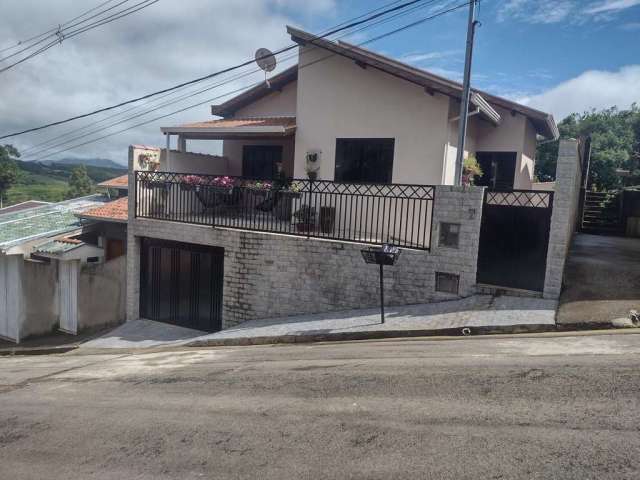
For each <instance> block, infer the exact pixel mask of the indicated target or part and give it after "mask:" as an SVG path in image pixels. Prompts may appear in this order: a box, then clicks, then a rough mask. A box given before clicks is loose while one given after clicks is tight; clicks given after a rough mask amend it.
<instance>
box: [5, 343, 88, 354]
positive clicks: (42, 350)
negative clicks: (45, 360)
mask: <svg viewBox="0 0 640 480" xmlns="http://www.w3.org/2000/svg"><path fill="white" fill-rule="evenodd" d="M78 346H79V345H58V346H55V347H11V348H2V349H0V356H4V357H6V356H14V355H54V354H56V353H67V352H70V351H71V350H75V349H76V348H78Z"/></svg>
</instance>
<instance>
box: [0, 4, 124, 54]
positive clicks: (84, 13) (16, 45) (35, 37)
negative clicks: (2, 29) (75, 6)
mask: <svg viewBox="0 0 640 480" xmlns="http://www.w3.org/2000/svg"><path fill="white" fill-rule="evenodd" d="M113 1H114V0H107V1H106V2H102V3H101V4H100V5H97V6H95V7H93V8H91V9H89V10H87V11H85V12H83V13H81V14H80V15H78V16H76V17H73V18H72V19H71V20H67V21H66V22H64V23H63V24H61V26H66V25H68V24H69V23H71V22H74V21H76V20H78V19H80V18H82V17H84V16H85V15H87V14H88V13H91V12H93V11H95V10H97V9H98V8H100V7H103V6H105V5H107V4H108V3H111V2H113ZM127 1H128V0H127ZM59 28H60V27H56V28H52V29H51V30H47V31H46V32H42V33H41V34H39V35H34V36H32V37H29V38H26V39H24V40H20V41H19V42H17V43H15V44H14V45H11V46H9V47H4V48H0V53H1V52H6V51H7V50H11V49H13V48H18V47H19V46H20V45H23V44H25V43H27V42H31V41H32V40H37V39H38V38H40V37H43V36H45V35H48V34H51V33H55V32H57V31H58V29H59Z"/></svg>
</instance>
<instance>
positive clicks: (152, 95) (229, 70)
mask: <svg viewBox="0 0 640 480" xmlns="http://www.w3.org/2000/svg"><path fill="white" fill-rule="evenodd" d="M155 1H158V0H155ZM422 1H424V0H411V1H408V2H405V3H402V4H400V5H396V6H395V7H391V8H388V9H385V10H383V11H382V12H378V13H376V14H373V15H371V16H369V17H367V18H364V19H362V20H357V21H355V22H351V23H349V24H348V25H346V26H342V27H338V28H335V29H333V30H331V31H330V32H328V33H326V34H324V35H321V36H316V37H315V39H321V38H324V37H327V36H329V35H333V34H334V33H338V32H341V31H343V30H347V29H349V28H353V27H356V26H358V25H362V24H364V23H366V22H369V21H371V20H375V19H376V18H379V17H381V16H383V15H385V14H387V13H391V12H395V11H398V10H401V9H403V8H406V7H409V6H411V5H414V4H416V3H419V2H422ZM297 46H298V45H297V44H293V45H290V46H287V47H284V48H281V49H280V50H278V51H277V52H276V53H275V54H276V55H278V54H281V53H284V52H287V51H289V50H293V49H294V48H296V47H297ZM255 60H256V59H251V60H247V61H245V62H242V63H239V64H237V65H234V66H232V67H227V68H224V69H222V70H219V71H217V72H214V73H211V74H208V75H205V76H202V77H199V78H196V79H193V80H189V81H187V82H183V83H180V84H178V85H174V86H172V87H169V88H165V89H162V90H158V91H156V92H152V93H148V94H146V95H142V96H140V97H136V98H133V99H130V100H126V101H124V102H120V103H118V104H116V105H111V106H109V107H103V108H100V109H97V110H94V111H92V112H88V113H84V114H81V115H76V116H73V117H70V118H67V119H64V120H59V121H57V122H51V123H48V124H45V125H41V126H39V127H33V128H29V129H26V130H22V131H19V132H14V133H10V134H7V135H3V136H0V140H3V139H5V138H10V137H15V136H18V135H23V134H25V133H30V132H35V131H38V130H43V129H45V128H49V127H53V126H55V125H61V124H63V123H68V122H72V121H74V120H78V119H80V118H86V117H89V116H92V115H96V114H98V113H102V112H106V111H109V110H113V109H116V108H119V107H122V106H124V105H129V104H131V103H136V102H139V101H140V100H145V99H147V98H150V97H154V96H156V95H159V94H162V93H166V92H170V91H172V90H176V89H178V88H181V87H184V86H187V85H192V84H194V83H198V82H201V81H203V80H208V79H209V78H213V77H217V76H219V75H222V74H224V73H228V72H232V71H233V70H237V69H238V68H242V67H246V66H247V65H251V64H253V62H254V61H255ZM0 72H1V70H0Z"/></svg>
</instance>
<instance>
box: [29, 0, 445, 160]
mask: <svg viewBox="0 0 640 480" xmlns="http://www.w3.org/2000/svg"><path fill="white" fill-rule="evenodd" d="M436 1H439V0H429V2H427V4H433V3H434V2H436ZM394 3H397V2H394ZM414 9H415V7H413V8H412V9H410V10H407V11H406V12H401V14H406V15H408V14H409V13H411V10H414ZM399 15H400V14H398V13H396V14H395V15H393V16H392V18H391V20H393V19H395V18H396V17H398V16H399ZM361 16H362V15H361ZM343 23H346V22H343ZM379 23H381V22H380V21H378V22H374V23H373V24H368V25H365V26H363V27H360V28H359V29H357V30H354V31H349V32H346V33H343V34H342V35H340V36H338V37H336V38H335V39H333V40H337V39H339V38H342V37H344V36H347V35H352V34H353V33H355V32H359V31H362V30H364V29H366V28H370V27H373V26H376V25H377V24H379ZM296 55H297V54H293V55H288V56H286V57H284V58H283V59H281V60H280V61H281V62H282V61H287V60H288V59H290V58H293V57H295V56H296ZM256 72H260V69H252V70H250V71H247V72H246V73H243V74H240V75H236V76H234V77H231V78H229V79H227V80H226V81H224V82H222V83H217V84H214V85H212V86H208V87H206V88H203V89H200V90H197V91H193V92H191V93H187V94H185V95H182V96H180V97H177V98H175V99H172V100H170V101H168V102H164V103H162V104H161V105H159V106H156V107H154V108H152V109H150V110H146V111H144V112H141V113H138V114H135V115H133V116H130V117H128V118H124V119H121V120H118V121H116V122H113V123H110V124H108V125H104V126H102V127H100V128H99V129H96V130H93V131H89V132H86V133H85V134H83V135H79V136H76V137H73V138H71V139H68V140H64V141H62V142H58V143H54V144H53V145H51V143H52V142H56V141H58V140H62V139H63V138H64V137H68V136H69V135H72V134H74V133H77V132H79V131H82V130H86V129H87V128H90V127H91V126H94V125H98V124H100V123H103V122H104V121H106V120H108V119H111V118H114V117H118V116H120V115H122V114H124V113H127V112H129V111H131V110H136V109H137V108H139V107H133V108H129V109H126V110H124V111H123V112H118V113H116V114H114V115H109V116H107V117H106V118H104V119H101V120H98V121H96V122H92V123H90V124H88V125H85V126H83V127H80V128H77V129H74V130H71V131H69V132H65V133H64V134H63V135H61V136H58V137H54V138H52V139H49V140H47V141H45V142H42V143H41V144H38V145H36V146H33V147H30V148H28V149H27V150H25V151H23V155H24V154H26V153H27V152H29V151H32V150H34V149H37V147H38V146H42V145H44V144H49V146H47V147H44V148H42V149H40V150H38V151H36V152H35V153H32V154H30V156H39V155H42V154H43V153H44V152H46V151H48V150H51V149H53V148H56V147H59V146H63V145H67V144H69V143H72V142H73V141H75V140H78V139H80V138H84V137H86V136H89V135H91V134H93V133H97V132H99V131H102V130H104V129H106V128H111V127H113V126H115V125H119V124H122V123H124V122H126V121H128V120H131V119H134V118H138V117H141V116H145V115H148V114H149V113H151V112H154V111H157V110H160V109H162V108H164V107H166V106H168V105H172V104H175V103H179V102H180V101H182V100H184V99H186V98H191V97H195V96H197V95H200V94H202V93H204V92H206V91H209V90H212V89H214V88H218V87H219V86H222V85H225V84H227V83H231V82H232V81H234V80H237V79H239V78H243V77H246V76H248V75H252V74H253V73H256ZM174 93H175V92H170V93H168V94H164V95H163V96H161V97H158V99H159V98H162V97H167V96H171V95H173V94H174ZM153 101H154V100H152V101H151V102H149V103H152V102H153Z"/></svg>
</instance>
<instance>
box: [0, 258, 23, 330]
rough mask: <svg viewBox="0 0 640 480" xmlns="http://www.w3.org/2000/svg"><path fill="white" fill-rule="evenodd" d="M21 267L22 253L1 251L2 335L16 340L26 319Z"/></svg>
mask: <svg viewBox="0 0 640 480" xmlns="http://www.w3.org/2000/svg"><path fill="white" fill-rule="evenodd" d="M21 267H22V255H4V254H2V253H0V336H2V337H4V338H7V339H9V340H14V341H19V340H20V324H21V323H22V321H23V319H24V301H23V296H22V281H21V274H20V270H21Z"/></svg>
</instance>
